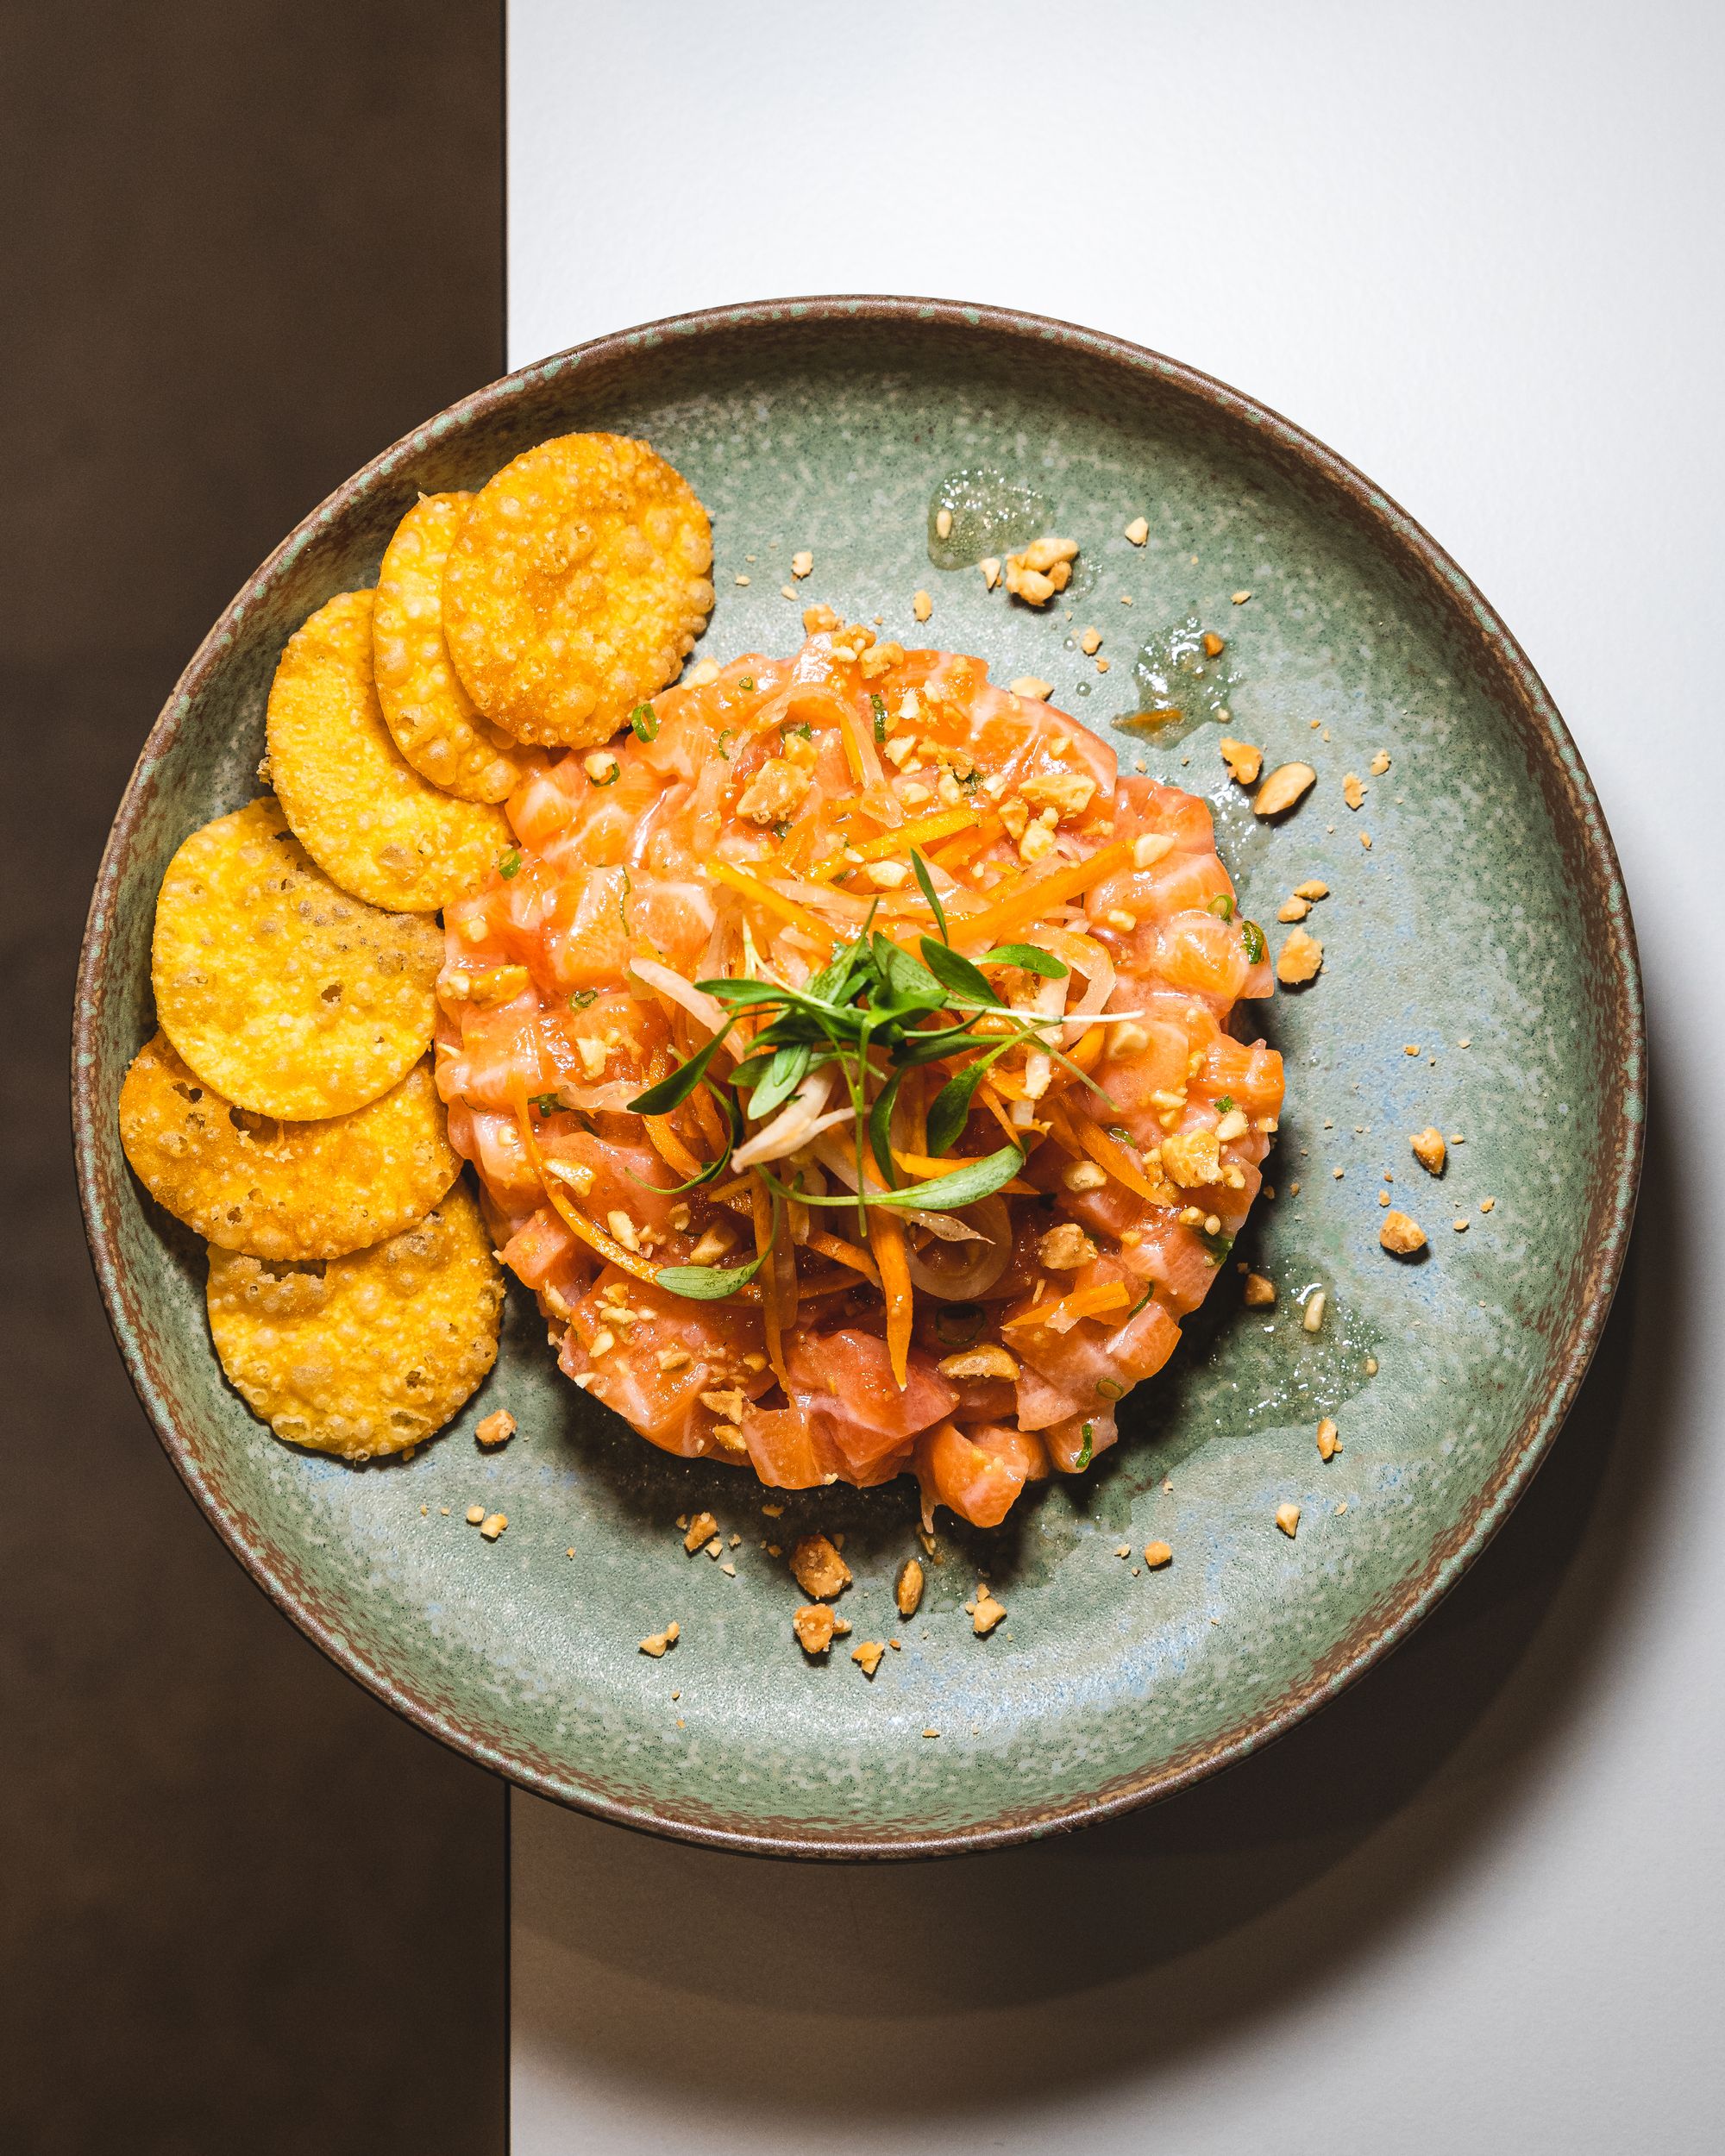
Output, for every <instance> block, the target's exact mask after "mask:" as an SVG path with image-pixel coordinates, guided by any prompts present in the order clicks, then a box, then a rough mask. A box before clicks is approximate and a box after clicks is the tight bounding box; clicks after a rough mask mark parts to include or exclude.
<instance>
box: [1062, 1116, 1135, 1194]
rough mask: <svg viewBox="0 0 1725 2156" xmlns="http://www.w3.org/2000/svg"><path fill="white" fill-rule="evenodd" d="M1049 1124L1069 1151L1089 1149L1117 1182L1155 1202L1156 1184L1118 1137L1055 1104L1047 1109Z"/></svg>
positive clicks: (1097, 1161) (1076, 1151) (1084, 1151)
mask: <svg viewBox="0 0 1725 2156" xmlns="http://www.w3.org/2000/svg"><path fill="white" fill-rule="evenodd" d="M1049 1124H1050V1127H1051V1129H1052V1131H1053V1133H1054V1136H1055V1137H1056V1138H1057V1139H1058V1140H1059V1142H1060V1144H1063V1146H1064V1147H1065V1148H1066V1150H1067V1151H1068V1152H1069V1153H1079V1152H1083V1153H1088V1155H1089V1156H1090V1157H1091V1159H1092V1160H1093V1161H1095V1163H1096V1165H1097V1166H1098V1167H1099V1168H1105V1169H1107V1172H1108V1173H1109V1175H1112V1176H1113V1179H1114V1181H1116V1182H1117V1183H1124V1184H1125V1185H1126V1188H1127V1189H1128V1190H1135V1191H1136V1192H1137V1193H1138V1196H1139V1197H1140V1198H1148V1199H1149V1200H1151V1203H1152V1204H1154V1203H1155V1202H1156V1198H1157V1188H1156V1185H1155V1184H1154V1183H1153V1182H1151V1180H1150V1178H1149V1176H1148V1175H1145V1172H1144V1170H1143V1169H1141V1168H1140V1167H1139V1166H1138V1163H1137V1162H1136V1161H1135V1160H1134V1159H1133V1158H1132V1155H1131V1154H1130V1153H1128V1152H1127V1150H1126V1147H1125V1146H1124V1145H1122V1144H1120V1140H1119V1139H1118V1138H1110V1137H1109V1136H1108V1134H1107V1131H1103V1130H1099V1129H1098V1128H1097V1126H1096V1125H1095V1124H1094V1123H1093V1122H1091V1120H1090V1119H1089V1117H1088V1116H1084V1115H1080V1116H1069V1115H1068V1114H1067V1112H1066V1111H1065V1110H1064V1109H1063V1108H1062V1107H1059V1106H1055V1107H1051V1109H1050V1110H1049Z"/></svg>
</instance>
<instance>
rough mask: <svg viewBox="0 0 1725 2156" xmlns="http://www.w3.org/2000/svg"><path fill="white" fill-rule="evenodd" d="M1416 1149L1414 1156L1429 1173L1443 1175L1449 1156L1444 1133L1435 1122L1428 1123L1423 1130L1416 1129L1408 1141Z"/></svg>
mask: <svg viewBox="0 0 1725 2156" xmlns="http://www.w3.org/2000/svg"><path fill="white" fill-rule="evenodd" d="M1408 1144H1409V1145H1411V1146H1412V1147H1413V1149H1414V1157H1415V1160H1416V1161H1418V1162H1419V1163H1420V1165H1421V1168H1423V1169H1425V1170H1426V1172H1427V1175H1442V1174H1443V1172H1444V1163H1445V1162H1446V1160H1447V1158H1448V1157H1449V1155H1448V1150H1447V1148H1446V1146H1445V1144H1444V1134H1443V1132H1442V1131H1440V1130H1439V1129H1438V1127H1437V1126H1436V1125H1435V1124H1431V1123H1428V1124H1427V1125H1426V1127H1425V1129H1424V1130H1423V1131H1415V1133H1414V1135H1413V1137H1412V1138H1409V1139H1408Z"/></svg>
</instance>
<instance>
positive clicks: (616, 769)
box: [587, 756, 623, 786]
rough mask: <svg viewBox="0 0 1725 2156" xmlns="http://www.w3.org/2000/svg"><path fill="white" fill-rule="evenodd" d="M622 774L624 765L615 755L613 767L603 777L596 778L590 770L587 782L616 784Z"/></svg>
mask: <svg viewBox="0 0 1725 2156" xmlns="http://www.w3.org/2000/svg"><path fill="white" fill-rule="evenodd" d="M622 776H623V766H622V765H621V764H620V763H619V762H618V761H617V758H616V757H615V756H613V757H612V760H611V768H610V769H609V770H608V771H607V772H606V773H605V776H604V777H603V778H602V779H596V778H594V776H593V773H592V772H591V771H589V772H588V774H587V784H588V785H589V786H615V785H616V784H617V782H618V780H619V779H620V778H621V777H622Z"/></svg>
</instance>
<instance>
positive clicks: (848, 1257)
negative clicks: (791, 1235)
mask: <svg viewBox="0 0 1725 2156" xmlns="http://www.w3.org/2000/svg"><path fill="white" fill-rule="evenodd" d="M808 1247H809V1249H810V1250H818V1251H819V1253H820V1255H821V1256H822V1257H830V1258H832V1259H834V1260H835V1261H836V1262H837V1263H838V1264H840V1265H848V1266H849V1267H850V1269H851V1271H852V1272H853V1273H861V1274H862V1277H863V1279H864V1280H866V1281H867V1282H869V1286H870V1287H871V1288H878V1287H879V1286H880V1284H881V1269H880V1268H879V1266H878V1265H876V1264H875V1261H874V1259H873V1258H872V1257H869V1253H868V1251H867V1250H859V1249H858V1247H857V1246H856V1244H855V1243H847V1242H846V1241H845V1240H844V1238H843V1237H842V1236H837V1235H829V1234H828V1233H827V1232H826V1231H825V1228H811V1229H810V1231H809V1236H808ZM814 1292H815V1291H814V1289H813V1288H812V1287H811V1286H809V1285H808V1284H806V1283H805V1285H804V1288H803V1293H804V1294H806V1295H808V1294H813V1293H814Z"/></svg>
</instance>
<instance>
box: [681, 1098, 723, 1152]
mask: <svg viewBox="0 0 1725 2156" xmlns="http://www.w3.org/2000/svg"><path fill="white" fill-rule="evenodd" d="M689 1098H690V1100H691V1101H692V1103H693V1107H694V1112H695V1121H696V1122H697V1123H699V1125H700V1127H701V1136H702V1137H703V1138H705V1139H706V1142H707V1144H709V1145H710V1146H712V1150H713V1152H714V1154H715V1155H717V1154H718V1153H720V1152H722V1151H723V1150H724V1138H725V1131H724V1123H723V1121H722V1120H721V1119H720V1117H719V1112H718V1108H717V1107H716V1106H714V1105H713V1102H712V1097H711V1096H710V1095H709V1094H708V1092H707V1089H706V1087H705V1086H704V1085H699V1086H697V1087H695V1089H694V1091H693V1094H691V1095H690V1096H689Z"/></svg>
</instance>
